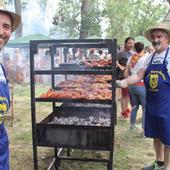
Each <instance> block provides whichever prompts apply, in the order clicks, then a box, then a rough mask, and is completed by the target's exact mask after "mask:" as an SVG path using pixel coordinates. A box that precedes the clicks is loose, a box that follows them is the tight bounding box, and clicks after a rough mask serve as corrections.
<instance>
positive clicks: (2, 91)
mask: <svg viewBox="0 0 170 170" xmlns="http://www.w3.org/2000/svg"><path fill="white" fill-rule="evenodd" d="M20 22H21V17H20V16H19V15H17V14H16V13H13V12H10V11H7V10H2V9H0V50H2V48H3V47H4V46H5V44H6V43H7V42H8V40H9V38H10V36H11V33H12V32H13V31H14V30H15V29H16V28H17V27H18V26H19V24H20ZM9 107H10V94H9V85H8V80H7V77H6V74H5V71H4V68H3V66H2V64H0V170H9V141H8V136H7V132H6V130H5V127H4V115H5V114H6V113H7V111H8V109H9Z"/></svg>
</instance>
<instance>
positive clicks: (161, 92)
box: [116, 23, 170, 170]
mask: <svg viewBox="0 0 170 170" xmlns="http://www.w3.org/2000/svg"><path fill="white" fill-rule="evenodd" d="M145 37H146V38H147V39H148V40H149V41H150V42H151V43H152V45H153V47H154V49H155V52H154V53H153V54H151V55H150V56H149V57H148V58H147V60H146V62H145V64H144V65H143V67H142V68H141V69H140V70H139V71H138V73H137V74H134V75H132V76H130V77H129V78H127V79H124V80H117V81H116V84H117V86H119V87H127V86H129V85H131V84H135V83H137V82H139V81H140V80H142V79H143V78H144V82H145V86H146V110H145V136H146V137H150V138H153V145H154V149H155V154H156V160H155V161H154V163H153V164H152V165H150V166H147V167H144V168H142V169H143V170H170V47H169V44H170V28H169V27H168V25H166V23H161V24H159V25H158V26H156V27H153V28H150V29H148V30H147V31H146V32H145Z"/></svg>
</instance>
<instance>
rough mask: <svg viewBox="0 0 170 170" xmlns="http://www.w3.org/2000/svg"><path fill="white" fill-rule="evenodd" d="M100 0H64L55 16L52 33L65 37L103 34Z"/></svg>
mask: <svg viewBox="0 0 170 170" xmlns="http://www.w3.org/2000/svg"><path fill="white" fill-rule="evenodd" d="M97 2H98V0H62V2H60V3H59V9H58V10H57V11H56V15H55V17H54V21H53V24H54V28H53V29H52V30H51V34H56V33H57V32H60V35H61V34H62V35H63V38H78V37H79V38H87V37H89V36H93V35H96V36H100V35H101V26H100V21H101V17H100V16H101V12H100V9H99V7H98V4H97Z"/></svg>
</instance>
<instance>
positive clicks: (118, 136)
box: [5, 85, 154, 170]
mask: <svg viewBox="0 0 170 170" xmlns="http://www.w3.org/2000/svg"><path fill="white" fill-rule="evenodd" d="M44 89H45V90H44ZM46 90H47V88H46V87H44V88H43V86H39V89H38V95H40V94H41V93H42V92H44V91H46ZM117 104H118V113H119V112H120V110H119V108H120V107H119V103H117ZM50 107H51V104H49V103H38V104H37V112H38V113H37V121H40V120H42V119H43V118H45V117H46V116H47V115H48V114H49V113H50V112H49V110H50ZM138 118H139V122H138V123H139V124H140V116H139V117H138ZM5 123H6V127H7V130H8V134H9V139H10V166H11V170H33V156H32V129H31V110H30V88H29V86H28V85H15V88H14V121H13V127H10V126H9V125H10V123H9V122H7V121H6V122H5ZM114 145H115V150H114V170H138V169H141V167H143V166H145V165H146V164H150V163H151V162H152V161H153V160H154V151H153V147H152V140H150V139H146V138H143V137H141V131H140V130H138V129H137V130H134V131H129V120H127V119H124V118H122V117H120V115H119V114H118V122H117V126H116V129H115V141H114ZM71 154H72V155H75V156H78V157H80V156H90V157H106V156H107V153H105V152H95V151H91V152H86V151H80V150H79V151H77V150H74V151H73V152H72V153H71ZM53 155H54V154H53V148H45V147H38V159H39V170H45V169H47V167H48V164H49V163H50V161H51V160H52V158H53ZM60 169H61V170H105V169H107V168H106V165H105V164H103V163H82V162H71V161H61V167H60Z"/></svg>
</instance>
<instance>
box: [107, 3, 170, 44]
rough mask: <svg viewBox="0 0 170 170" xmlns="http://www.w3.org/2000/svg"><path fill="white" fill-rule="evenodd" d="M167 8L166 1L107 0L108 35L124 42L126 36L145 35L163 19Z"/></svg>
mask: <svg viewBox="0 0 170 170" xmlns="http://www.w3.org/2000/svg"><path fill="white" fill-rule="evenodd" d="M167 10H168V8H167V7H166V5H165V3H162V2H159V3H158V2H157V1H156V0H143V1H140V0H122V1H119V0H105V18H106V20H107V25H108V27H107V29H106V31H107V37H108V38H113V37H115V38H117V39H118V40H119V41H120V42H123V41H124V39H125V37H126V36H129V35H130V36H134V37H135V36H137V35H143V32H144V31H145V30H146V29H147V28H148V27H150V26H153V25H155V24H156V23H158V22H161V21H162V20H163V18H164V16H165V15H166V13H167Z"/></svg>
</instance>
